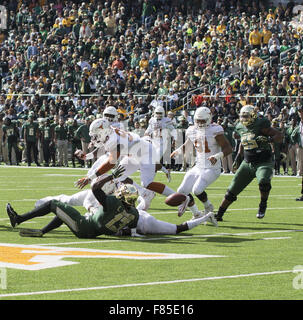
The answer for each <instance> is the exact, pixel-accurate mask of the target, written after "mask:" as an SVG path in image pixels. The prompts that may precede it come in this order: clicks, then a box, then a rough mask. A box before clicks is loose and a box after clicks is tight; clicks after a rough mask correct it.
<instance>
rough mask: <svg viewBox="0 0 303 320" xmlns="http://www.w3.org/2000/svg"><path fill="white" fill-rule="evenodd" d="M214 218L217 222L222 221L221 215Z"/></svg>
mask: <svg viewBox="0 0 303 320" xmlns="http://www.w3.org/2000/svg"><path fill="white" fill-rule="evenodd" d="M214 217H215V219H216V220H217V221H223V216H221V215H218V214H215V215H214Z"/></svg>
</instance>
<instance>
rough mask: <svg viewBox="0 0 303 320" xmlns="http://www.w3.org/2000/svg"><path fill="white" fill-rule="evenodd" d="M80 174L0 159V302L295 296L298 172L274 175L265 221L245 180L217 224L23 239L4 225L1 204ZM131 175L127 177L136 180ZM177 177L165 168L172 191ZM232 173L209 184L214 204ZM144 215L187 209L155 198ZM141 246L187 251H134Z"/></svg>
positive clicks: (27, 200) (301, 291)
mask: <svg viewBox="0 0 303 320" xmlns="http://www.w3.org/2000/svg"><path fill="white" fill-rule="evenodd" d="M85 172H86V171H85V170H84V169H63V168H62V169H58V168H47V169H46V168H35V167H31V168H25V167H20V168H15V167H7V166H1V167H0V177H1V179H0V191H1V193H0V247H1V248H0V250H1V251H0V267H2V268H1V269H0V279H1V281H2V283H1V282H0V287H1V285H2V287H1V288H0V299H1V300H17V299H22V300H24V299H29V300H34V299H36V300H41V299H45V300H47V299H51V300H54V299H55V300H68V299H73V300H75V299H76V300H77V299H79V300H84V299H98V300H99V299H100V300H206V299H207V300H256V299H257V300H301V299H302V297H303V284H302V274H301V273H295V272H294V270H295V269H296V268H300V266H301V268H302V265H303V255H302V246H303V237H302V235H303V234H302V231H303V203H302V202H296V201H295V198H296V197H297V196H299V195H300V190H301V178H297V177H282V176H281V177H280V176H278V177H274V178H273V181H272V184H273V188H272V192H271V196H270V199H269V202H268V210H267V213H266V216H265V218H264V219H263V220H258V219H257V218H256V213H257V207H258V203H259V191H258V186H257V184H256V182H253V183H252V184H251V185H249V187H248V188H247V189H246V190H245V191H243V193H242V194H241V195H240V196H239V197H238V201H237V202H235V203H234V204H233V205H232V206H231V207H230V209H229V210H228V211H227V213H226V214H225V216H224V221H223V222H219V226H218V227H217V228H215V227H213V226H211V225H209V224H208V225H206V226H205V225H200V226H198V227H197V228H195V229H193V230H190V231H187V232H184V233H182V234H179V235H177V236H146V237H144V238H129V237H125V238H118V237H110V236H101V237H99V238H97V239H92V240H84V239H77V238H76V237H75V236H74V235H73V234H72V233H71V232H70V231H69V230H68V228H67V227H66V226H62V227H60V228H59V229H57V230H55V231H53V232H51V233H49V234H47V235H45V236H44V237H43V238H22V237H20V236H19V233H18V228H19V227H17V228H15V229H12V228H11V226H10V223H9V219H8V217H7V214H6V210H5V205H6V203H7V202H10V203H11V204H12V205H13V207H14V209H15V210H16V211H17V212H18V213H24V212H26V211H28V210H30V209H32V207H33V205H34V203H35V201H36V200H37V199H39V198H41V197H45V196H48V195H58V194H61V193H65V194H72V193H75V192H76V191H77V189H75V188H74V186H73V183H74V181H75V180H77V179H78V178H80V177H82V176H84V175H85ZM138 177H139V176H138V175H135V176H134V177H133V178H134V179H135V180H136V181H139V180H138ZM182 178H183V174H182V173H173V175H172V181H171V183H170V184H169V186H171V187H172V188H175V189H177V187H178V185H179V184H180V182H181V180H182ZM231 178H232V176H231V175H222V176H221V177H220V178H219V179H218V180H217V181H216V182H215V183H214V184H213V185H212V186H211V187H210V188H208V190H207V192H208V195H209V199H210V200H211V201H212V203H213V204H214V206H215V208H216V209H217V208H218V205H219V203H220V202H221V200H222V197H223V196H224V194H225V191H226V188H227V186H228V184H229V182H230V180H231ZM155 181H162V182H165V181H166V178H165V175H164V174H163V173H158V174H157V177H156V179H155ZM197 201H198V200H197ZM197 203H198V202H197ZM198 205H199V207H201V204H199V203H198ZM79 210H80V211H81V212H83V213H84V212H85V209H84V208H79ZM149 213H151V214H153V215H154V216H155V217H156V218H158V219H161V220H164V221H168V222H172V223H180V222H183V221H185V220H187V219H190V218H191V213H190V212H188V211H187V212H186V213H185V214H184V215H183V216H182V218H178V216H177V213H176V210H175V209H174V208H172V207H168V206H166V205H165V204H164V197H162V196H157V197H155V198H154V200H153V202H152V205H151V208H150V210H149ZM52 217H53V216H52V215H49V216H46V217H41V218H37V219H35V220H31V221H29V222H27V223H26V224H22V225H21V226H20V227H28V228H40V227H42V226H44V225H46V224H47V223H48V222H49V221H50V219H52ZM113 250H114V253H113V252H111V251H113ZM133 252H136V254H135V255H134V253H133ZM147 253H158V254H159V253H162V254H164V253H165V254H177V255H180V254H181V255H189V256H183V257H182V256H177V257H173V258H171V259H168V258H169V257H170V255H167V256H164V258H162V259H158V258H157V257H156V258H155V257H153V256H151V257H152V259H133V258H134V257H138V256H139V257H142V256H144V255H146V254H147ZM190 255H199V257H196V258H193V257H191V256H190ZM67 263H68V264H67ZM41 266H42V267H44V268H42V269H41V268H40V267H41ZM28 268H36V270H28ZM39 268H40V269H39Z"/></svg>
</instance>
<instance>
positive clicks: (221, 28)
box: [216, 20, 226, 34]
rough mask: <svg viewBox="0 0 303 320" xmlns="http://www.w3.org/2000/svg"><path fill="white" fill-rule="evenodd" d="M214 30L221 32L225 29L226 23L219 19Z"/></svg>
mask: <svg viewBox="0 0 303 320" xmlns="http://www.w3.org/2000/svg"><path fill="white" fill-rule="evenodd" d="M216 31H217V32H218V33H219V34H223V33H224V32H225V31H226V25H225V24H224V21H223V20H221V21H220V22H219V24H218V26H217V28H216Z"/></svg>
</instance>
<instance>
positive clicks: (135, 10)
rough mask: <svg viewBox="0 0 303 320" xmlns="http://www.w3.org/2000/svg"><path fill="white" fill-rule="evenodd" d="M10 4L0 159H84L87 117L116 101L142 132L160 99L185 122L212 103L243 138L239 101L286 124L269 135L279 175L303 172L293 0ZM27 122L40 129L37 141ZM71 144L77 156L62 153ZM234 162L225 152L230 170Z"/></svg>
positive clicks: (1, 70) (2, 70) (301, 71)
mask: <svg viewBox="0 0 303 320" xmlns="http://www.w3.org/2000/svg"><path fill="white" fill-rule="evenodd" d="M3 5H4V6H6V8H7V13H8V18H7V28H6V29H3V30H2V32H1V33H0V41H1V44H0V51H1V54H0V77H1V81H0V86H1V88H0V138H1V143H0V161H2V162H4V163H7V164H12V163H18V164H19V163H21V162H22V161H24V162H25V163H27V164H28V165H31V162H32V160H33V161H34V162H36V164H37V165H40V164H41V165H42V164H43V163H44V164H46V165H53V166H68V165H69V163H68V161H69V160H72V165H73V166H76V165H78V162H77V161H76V160H75V158H74V156H73V153H74V151H75V150H76V149H78V148H80V149H81V148H82V149H84V148H87V147H88V143H89V140H90V137H89V135H88V127H89V124H90V123H91V121H92V120H93V119H95V118H98V117H102V114H103V111H104V109H105V108H106V107H108V106H113V107H115V108H116V110H117V113H118V121H120V122H121V123H123V126H124V128H125V129H126V130H129V131H134V130H135V131H136V132H137V133H139V134H140V135H142V134H143V133H144V130H145V129H146V128H147V126H148V121H149V119H150V117H151V116H152V114H153V110H154V107H155V105H159V104H160V105H163V106H164V107H165V109H166V111H167V115H168V116H169V117H171V119H173V120H172V121H173V122H174V123H175V125H176V128H179V129H181V130H185V129H186V128H187V127H188V125H190V124H192V116H191V115H192V112H193V111H194V110H195V109H196V108H197V107H199V106H207V107H209V108H210V110H211V113H212V116H213V121H215V122H218V123H220V124H221V125H222V126H223V127H224V130H225V132H226V136H227V137H228V139H229V140H230V142H231V143H232V145H233V146H234V147H235V148H236V146H237V140H236V139H235V137H234V136H233V135H232V131H233V127H234V125H235V122H236V121H237V119H238V117H239V110H240V108H241V107H242V106H243V105H246V104H253V105H254V106H256V108H257V111H258V112H259V113H260V114H262V115H264V116H266V117H267V118H268V119H269V120H270V121H271V122H272V125H273V127H276V128H279V129H280V130H281V131H282V132H283V134H284V142H283V143H282V144H279V145H273V153H274V154H275V161H276V167H275V171H276V174H280V173H285V174H286V173H288V174H292V175H297V174H298V175H303V144H302V142H301V139H302V138H301V137H302V133H300V132H302V130H301V125H300V121H301V119H300V117H299V113H297V110H298V109H299V108H301V107H302V105H301V99H300V96H301V94H302V93H303V80H302V77H303V56H302V53H301V43H302V33H301V30H300V27H298V26H297V25H294V24H292V23H291V22H292V20H293V18H294V17H295V16H296V15H297V12H295V11H294V7H295V5H296V3H294V2H292V1H289V3H288V4H287V5H282V4H279V5H277V6H273V5H272V3H271V2H270V1H248V0H245V1H238V0H230V1H224V0H217V1H195V0H191V1H179V0H166V1H165V0H141V1H133V0H124V1H115V0H113V1H111V0H109V1H107V2H104V1H98V0H95V1H94V0H91V1H86V2H82V1H63V0H54V1H52V0H28V1H12V0H8V1H4V2H3ZM189 93H191V94H190V95H189ZM302 123H303V120H302ZM5 126H6V127H7V126H9V127H10V126H12V127H14V128H15V129H16V130H13V132H11V131H9V132H8V131H5V130H3V127H5ZM31 128H32V129H33V130H35V137H34V139H33V140H32V141H29V140H28V139H26V137H25V135H26V132H27V131H28V130H31ZM46 132H47V134H46ZM9 135H10V137H9ZM45 137H47V138H45ZM69 143H70V145H72V153H71V158H67V157H66V156H65V155H66V150H67V148H68V144H69ZM81 143H82V144H81ZM61 144H63V145H64V146H63V147H62V145H61ZM16 146H17V147H16ZM12 150H16V151H15V153H17V156H14V155H13V154H12V153H14V152H12ZM26 150H29V152H26ZM31 150H33V154H32V153H31ZM86 151H87V150H86ZM58 152H59V154H58ZM32 156H33V158H32V159H31V157H32ZM29 158H30V159H29ZM45 158H46V159H47V161H45ZM79 165H81V166H83V165H84V163H82V162H80V164H79ZM281 167H282V168H281ZM288 167H291V170H288ZM179 169H180V168H179ZM183 169H185V168H183ZM281 169H282V171H281V172H280V170H281ZM231 171H232V168H231V164H230V162H226V163H225V165H224V172H231Z"/></svg>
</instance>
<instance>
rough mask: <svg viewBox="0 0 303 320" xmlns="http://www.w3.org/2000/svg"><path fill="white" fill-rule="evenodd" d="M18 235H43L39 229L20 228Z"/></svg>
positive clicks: (39, 236)
mask: <svg viewBox="0 0 303 320" xmlns="http://www.w3.org/2000/svg"><path fill="white" fill-rule="evenodd" d="M19 235H20V236H21V237H34V238H41V237H43V232H42V230H40V229H28V228H24V229H20V231H19Z"/></svg>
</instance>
